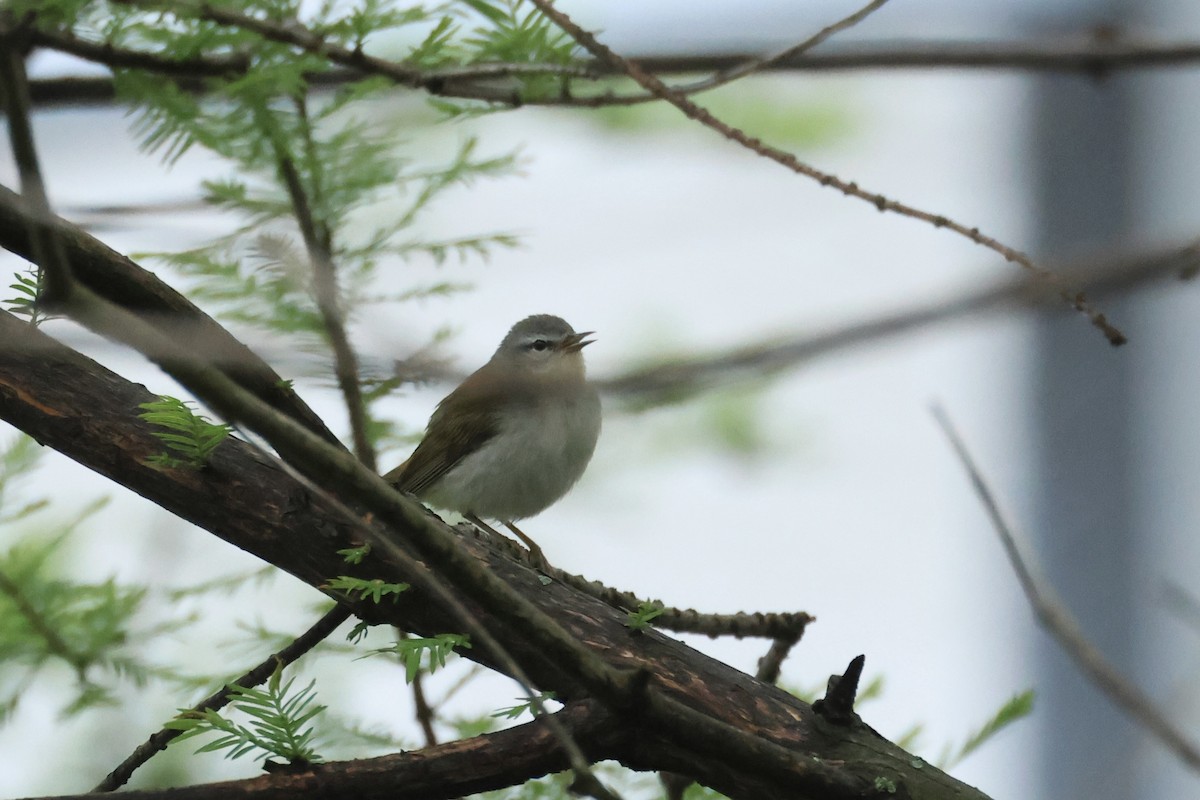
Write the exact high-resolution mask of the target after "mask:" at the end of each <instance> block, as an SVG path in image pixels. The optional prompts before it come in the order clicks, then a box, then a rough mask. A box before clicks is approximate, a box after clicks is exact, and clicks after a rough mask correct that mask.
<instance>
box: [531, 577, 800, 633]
mask: <svg viewBox="0 0 1200 800" xmlns="http://www.w3.org/2000/svg"><path fill="white" fill-rule="evenodd" d="M546 574H547V575H549V577H551V578H553V579H554V580H556V581H559V582H560V583H563V584H565V585H567V586H570V587H571V588H573V589H576V590H577V591H580V592H583V593H584V594H586V595H589V596H591V597H594V598H596V599H597V600H599V601H600V602H602V603H607V604H608V605H610V606H612V607H613V608H618V609H621V610H622V611H634V610H636V609H638V608H639V607H642V606H645V605H654V606H658V607H659V608H660V609H661V610H662V613H661V614H659V615H658V616H657V617H655V618H654V627H656V628H662V629H664V630H669V631H675V632H676V633H699V634H703V635H705V636H709V637H712V638H714V639H715V638H716V637H718V636H733V637H735V638H738V639H742V638H745V637H756V638H757V637H762V638H768V639H795V640H799V638H800V637H801V636H802V635H803V634H804V631H805V629H806V628H807V627H808V624H809V623H811V622H813V621H815V619H816V618H815V617H813V616H812V615H810V614H806V613H804V612H803V611H785V612H762V611H758V612H750V613H748V612H744V611H739V612H737V613H734V614H705V613H701V612H699V611H696V610H695V609H692V608H672V607H670V606H666V605H664V604H663V603H660V602H658V601H656V600H648V599H646V598H642V597H638V596H637V595H635V594H634V593H633V592H627V591H625V590H623V589H614V588H613V587H611V586H605V585H604V584H603V583H600V582H599V581H594V580H590V579H588V578H585V577H583V576H582V575H572V574H571V573H568V572H564V571H562V570H561V569H558V568H557V567H553V566H552V567H549V568H548V570H547V573H546Z"/></svg>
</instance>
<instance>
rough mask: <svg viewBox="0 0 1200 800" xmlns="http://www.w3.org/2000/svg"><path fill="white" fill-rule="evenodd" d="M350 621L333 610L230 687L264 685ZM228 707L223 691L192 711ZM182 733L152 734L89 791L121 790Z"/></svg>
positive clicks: (346, 613)
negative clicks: (279, 671) (280, 670)
mask: <svg viewBox="0 0 1200 800" xmlns="http://www.w3.org/2000/svg"><path fill="white" fill-rule="evenodd" d="M349 618H350V610H349V609H348V608H346V607H345V606H340V605H338V606H334V607H333V608H331V609H330V610H329V611H327V612H325V614H324V615H323V616H322V617H321V618H320V619H319V620H317V621H316V622H314V623H313V625H312V627H310V628H309V629H308V630H306V631H305V632H304V633H302V634H300V635H299V636H297V637H296V638H295V639H293V640H292V641H291V642H290V643H289V644H288V645H287V646H286V647H284V648H283V649H282V650H280V651H279V652H278V653H274V654H273V655H270V656H268V657H267V658H266V660H264V661H263V662H262V663H260V664H259V665H258V666H256V667H254V668H253V669H251V670H250V671H249V672H247V673H246V674H244V675H242V676H241V677H240V678H237V679H236V680H234V681H233V684H234V685H237V686H241V687H243V688H250V687H252V686H259V685H260V684H262V683H265V682H266V680H267V679H268V678H270V677H271V675H272V674H274V672H275V670H276V668H278V667H280V666H285V667H286V666H287V665H288V664H292V663H294V662H295V661H297V660H299V658H300V657H301V656H303V655H304V654H305V653H307V652H308V651H310V650H312V649H313V648H314V647H316V646H317V645H318V644H320V643H321V642H323V641H325V639H327V638H328V637H329V635H330V634H332V633H333V632H334V631H335V630H336V629H337V627H338V626H339V625H341V624H342V623H343V622H345V621H346V620H348V619H349ZM228 703H229V688H228V687H225V688H222V689H219V690H218V691H216V692H214V693H213V694H211V695H209V696H208V697H206V698H205V699H203V700H201V701H200V702H199V703H197V704H196V705H194V706H192V710H193V711H196V712H203V711H208V710H213V711H216V710H219V709H222V708H224V707H225V706H226V705H228ZM182 733H183V731H181V730H175V729H171V728H163V729H162V730H160V731H158V732H157V733H153V734H151V735H150V738H149V739H147V740H146V741H145V742H143V743H142V744H140V745H138V747H137V749H135V750H134V751H133V752H132V753H130V754H129V757H128V758H126V759H125V760H124V761H122V762H121V763H120V764H118V765H117V767H116V768H115V769H114V770H113V771H112V772H110V773H108V775H107V776H105V778H104V780H102V781H100V783H98V784H97V785H96V788H94V789H92V791H93V792H113V791H116V790H117V789H120V788H121V787H122V786H124V785H125V784H126V783H128V782H129V779H130V778H131V777H133V773H134V772H135V771H137V769H138V767H140V766H142V765H143V764H145V763H146V762H147V761H149V760H150V759H151V758H153V757H154V756H155V754H157V753H160V752H162V751H163V750H166V749H167V745H169V744H170V743H171V740H173V739H174V738H175V737H177V736H179V735H180V734H182Z"/></svg>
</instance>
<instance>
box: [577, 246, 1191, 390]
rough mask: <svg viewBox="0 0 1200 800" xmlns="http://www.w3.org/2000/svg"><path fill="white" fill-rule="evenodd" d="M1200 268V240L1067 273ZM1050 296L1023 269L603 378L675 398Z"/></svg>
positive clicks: (1088, 284)
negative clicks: (924, 298)
mask: <svg viewBox="0 0 1200 800" xmlns="http://www.w3.org/2000/svg"><path fill="white" fill-rule="evenodd" d="M1197 268H1200V240H1194V241H1191V242H1188V243H1186V244H1183V245H1177V246H1172V247H1169V248H1163V249H1160V250H1154V251H1149V252H1145V253H1141V254H1136V255H1122V256H1116V257H1113V256H1109V257H1107V258H1103V259H1100V258H1091V259H1088V261H1087V264H1086V270H1085V269H1084V268H1083V266H1082V265H1075V266H1069V267H1064V268H1063V270H1062V273H1063V274H1065V275H1068V276H1070V279H1071V280H1072V281H1074V282H1076V283H1078V284H1079V285H1080V286H1083V287H1084V288H1085V289H1087V290H1088V291H1089V292H1092V293H1096V294H1110V293H1113V292H1120V291H1128V290H1130V289H1133V288H1136V287H1138V286H1141V285H1144V284H1145V283H1147V282H1148V281H1150V280H1152V279H1155V278H1160V277H1164V276H1174V277H1177V278H1179V279H1181V280H1186V279H1188V278H1190V277H1191V275H1192V274H1193V273H1194V272H1195V271H1196V270H1197ZM1051 301H1052V299H1051V297H1050V296H1049V292H1048V291H1047V289H1046V287H1045V286H1044V284H1043V283H1042V282H1041V281H1039V280H1038V279H1036V278H1031V277H1024V276H1022V277H1018V278H1016V279H1012V280H1007V281H1004V282H1003V283H999V284H997V285H994V286H989V287H986V288H983V289H976V288H973V287H972V288H970V289H968V290H966V291H965V292H963V293H962V294H960V295H957V296H955V297H952V298H950V299H949V300H937V301H934V302H930V303H925V304H922V305H917V306H913V307H912V308H908V309H904V310H901V311H897V312H895V313H891V314H885V315H881V316H875V317H871V318H868V319H866V320H863V321H861V322H851V323H847V324H843V325H839V326H837V327H833V328H830V329H828V330H826V331H824V332H819V333H809V332H804V333H793V334H790V335H785V336H778V337H773V338H771V339H768V340H764V341H757V342H751V343H748V344H741V345H738V346H736V347H732V348H729V349H727V350H723V351H721V352H718V353H714V354H711V355H705V356H699V357H694V358H687V359H684V358H677V359H672V360H669V361H665V362H663V363H659V364H652V365H650V366H646V367H641V368H638V369H636V370H632V371H630V372H627V373H625V374H624V375H620V376H618V377H616V378H611V379H608V380H599V381H597V382H596V383H597V386H598V387H599V388H600V390H601V391H602V392H605V393H608V394H611V395H613V396H615V397H619V398H622V399H625V400H628V401H631V402H632V403H634V404H635V405H638V406H644V405H647V404H654V403H656V402H661V401H666V402H677V401H678V399H679V397H680V396H681V395H686V394H692V393H698V392H701V391H704V390H706V389H710V388H713V387H714V386H719V385H721V384H722V383H727V382H732V381H735V380H738V379H744V378H747V377H748V378H750V379H754V380H758V379H761V378H762V377H763V376H768V375H772V374H775V373H778V372H781V371H783V370H787V369H793V368H795V367H796V366H798V365H800V364H803V363H805V362H807V361H810V360H814V359H817V358H819V357H822V356H826V355H831V354H834V353H838V352H841V351H843V350H849V349H850V348H853V347H857V346H860V345H863V344H869V343H872V342H878V341H881V340H885V339H890V338H893V337H895V336H898V335H900V334H902V333H909V332H914V331H920V330H923V329H924V328H927V327H929V326H931V325H935V324H938V323H943V322H949V321H952V320H957V319H963V318H965V317H969V316H971V315H974V314H979V313H982V312H985V311H988V310H991V309H996V308H1001V307H1016V308H1041V307H1045V306H1046V305H1047V304H1048V303H1050V302H1051Z"/></svg>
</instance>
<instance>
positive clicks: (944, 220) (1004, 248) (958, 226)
mask: <svg viewBox="0 0 1200 800" xmlns="http://www.w3.org/2000/svg"><path fill="white" fill-rule="evenodd" d="M530 2H532V3H533V5H535V6H537V7H538V9H539V10H540V11H541V12H542V13H543V14H545V15H546V16H547V17H549V18H550V19H551V20H553V21H554V23H555V24H556V25H558V26H559V27H560V28H562V29H563V30H564V31H566V33H567V34H568V35H569V36H570V37H571V38H572V39H574V40H575V41H577V42H578V43H579V44H580V45H581V46H582V47H583V48H584V49H586V50H587V51H588V52H589V53H591V54H592V55H594V56H595V57H596V58H599V59H602V60H604V61H607V62H608V63H609V64H611V65H612V66H613V67H614V68H619V69H621V70H623V71H624V72H625V73H626V74H627V75H629V77H630V78H632V79H633V80H634V81H636V82H637V83H638V84H640V85H641V86H642V87H643V88H644V89H646V90H648V91H650V92H651V93H653V94H654V95H656V96H658V97H660V98H662V99H663V100H666V101H667V102H668V103H670V104H671V105H673V106H675V107H676V108H678V109H679V110H680V111H682V112H683V113H684V114H685V115H686V116H687V117H688V118H689V119H692V120H695V121H696V122H698V123H699V124H701V125H703V126H704V127H706V128H710V129H712V130H714V131H716V132H717V133H719V134H721V135H722V136H724V137H725V138H727V139H729V140H731V141H733V142H736V143H737V144H740V145H741V146H742V147H745V148H746V149H748V150H750V151H751V152H754V153H757V154H758V155H760V156H762V157H764V158H767V159H770V160H771V161H774V162H775V163H777V164H779V165H781V166H783V167H785V168H787V169H789V170H791V171H792V172H795V173H796V174H798V175H803V176H805V177H807V178H812V179H813V180H815V181H817V182H818V183H820V184H821V185H822V186H831V187H833V188H834V189H837V190H838V191H840V192H841V193H842V194H845V195H848V196H850V197H855V198H858V199H859V200H865V201H866V202H868V203H870V204H871V205H873V206H875V207H876V208H878V209H879V210H880V211H889V212H892V213H894V214H899V215H900V216H904V217H909V218H911V219H915V220H920V221H921V222H926V223H928V224H930V225H932V226H933V227H935V228H946V229H947V230H950V231H953V232H954V233H957V234H958V235H959V236H962V237H964V238H966V239H969V240H970V241H972V242H974V243H975V244H978V245H980V246H982V247H986V248H987V249H989V250H991V251H993V252H995V253H998V254H999V255H1001V256H1002V257H1003V258H1004V260H1005V261H1009V262H1014V263H1016V264H1019V265H1020V266H1022V267H1024V268H1025V269H1026V270H1028V271H1029V272H1031V273H1033V274H1034V275H1036V276H1038V277H1039V278H1040V279H1042V280H1044V281H1045V282H1046V283H1047V284H1048V285H1051V286H1054V287H1055V288H1056V290H1057V292H1058V296H1059V298H1060V299H1061V300H1062V301H1063V302H1064V303H1065V304H1066V305H1068V306H1070V307H1071V308H1074V309H1075V310H1076V311H1078V312H1080V313H1081V314H1083V315H1084V316H1086V317H1087V318H1088V319H1089V320H1090V321H1091V323H1092V325H1094V326H1095V327H1096V328H1097V329H1098V330H1099V331H1100V332H1101V333H1103V334H1104V336H1105V338H1107V339H1108V341H1109V343H1110V344H1112V345H1114V346H1117V345H1121V344H1124V343H1125V335H1124V334H1123V333H1121V331H1120V330H1118V329H1117V328H1115V327H1114V326H1113V325H1111V324H1110V323H1109V322H1108V320H1107V319H1106V318H1105V316H1104V315H1103V314H1101V313H1100V312H1099V311H1097V310H1095V309H1094V308H1092V306H1091V304H1090V303H1088V301H1087V298H1086V297H1084V295H1083V293H1082V292H1079V291H1076V290H1074V289H1072V288H1070V287H1068V286H1066V285H1064V284H1063V282H1062V281H1061V279H1059V278H1058V276H1056V275H1055V274H1054V273H1052V272H1050V271H1049V270H1047V269H1046V268H1045V267H1042V266H1040V265H1039V264H1037V263H1035V262H1034V261H1033V259H1032V258H1030V257H1029V256H1028V255H1026V254H1025V253H1023V252H1021V251H1019V250H1016V249H1014V248H1012V247H1009V246H1008V245H1006V244H1004V243H1003V242H1001V241H1000V240H999V239H996V238H994V237H992V236H988V235H987V234H985V233H982V232H981V231H980V230H979V228H972V227H968V226H966V225H964V224H963V223H961V222H956V221H955V220H953V219H950V218H949V217H946V216H943V215H941V214H934V213H931V212H929V211H923V210H921V209H919V208H916V207H914V206H910V205H907V204H905V203H901V202H899V201H897V200H891V199H889V198H887V197H885V196H883V195H881V194H877V193H874V192H869V191H866V190H864V189H861V188H859V186H858V184H857V183H855V182H853V181H844V180H842V179H841V178H838V177H837V176H835V175H833V174H831V173H828V172H823V171H821V170H819V169H816V168H815V167H812V166H810V165H808V164H806V163H804V162H803V161H801V160H800V159H798V158H796V157H795V156H794V155H792V154H791V153H787V152H785V151H783V150H780V149H779V148H777V147H773V146H771V145H768V144H765V143H764V142H762V141H761V140H759V139H757V138H755V137H753V136H750V135H749V134H747V133H746V132H745V131H743V130H741V129H740V128H735V127H733V126H732V125H729V124H727V123H725V122H722V121H721V120H719V119H717V118H716V117H714V116H713V115H712V114H711V113H709V112H708V111H707V110H706V109H704V108H702V107H700V106H698V105H696V104H695V103H693V102H692V101H691V100H689V99H688V98H687V97H685V96H684V95H683V94H681V93H680V92H678V91H676V90H674V89H671V88H670V87H669V86H667V85H666V84H665V83H663V82H662V81H661V80H659V79H658V78H656V77H654V76H653V75H651V74H650V73H648V72H646V71H645V70H643V69H642V68H641V67H639V66H638V65H637V64H635V63H634V62H632V61H630V60H628V59H626V58H624V57H622V56H619V55H617V54H616V53H615V52H613V50H612V49H610V48H609V47H607V46H605V45H603V44H601V43H600V41H599V40H598V39H596V37H595V36H593V35H592V34H591V33H589V32H587V31H585V30H584V29H583V28H580V27H579V26H578V25H576V24H575V23H574V22H573V21H572V20H571V18H570V17H568V16H567V15H566V14H564V13H562V12H561V11H559V10H558V9H557V8H556V7H555V6H554V4H553V3H552V2H550V0H530Z"/></svg>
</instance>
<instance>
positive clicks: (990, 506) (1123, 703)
mask: <svg viewBox="0 0 1200 800" xmlns="http://www.w3.org/2000/svg"><path fill="white" fill-rule="evenodd" d="M933 416H934V419H936V420H937V423H938V425H939V426H940V427H941V429H942V432H943V433H945V435H946V438H947V439H948V440H949V441H950V445H951V446H952V447H953V448H954V452H955V455H957V456H958V460H959V461H960V462H961V463H962V466H963V469H964V470H966V472H967V475H968V476H969V477H970V478H971V486H972V487H973V488H974V489H975V494H976V495H977V496H978V497H979V500H980V502H982V503H983V507H984V510H986V511H987V515H988V518H989V519H990V520H991V522H992V527H993V529H995V531H996V535H997V536H998V537H999V538H1000V544H1001V545H1002V546H1003V547H1004V553H1005V555H1007V556H1008V561H1009V564H1010V565H1011V566H1012V568H1013V572H1014V573H1016V576H1017V580H1018V582H1020V584H1021V591H1023V592H1024V593H1025V598H1026V599H1027V600H1028V601H1029V605H1030V606H1031V607H1032V608H1033V614H1034V616H1035V617H1036V618H1037V620H1038V623H1039V624H1040V625H1041V626H1042V627H1043V628H1044V629H1045V630H1046V631H1047V632H1049V634H1050V635H1051V636H1052V637H1054V640H1055V641H1056V642H1058V644H1059V646H1060V647H1062V649H1063V650H1064V651H1065V652H1066V654H1067V655H1068V656H1069V657H1070V658H1071V660H1072V661H1074V662H1075V666H1077V667H1078V668H1079V671H1080V672H1082V673H1083V674H1084V675H1086V676H1087V677H1088V679H1089V680H1091V682H1092V683H1093V684H1095V686H1096V687H1097V688H1099V689H1100V691H1102V692H1103V693H1104V694H1105V695H1106V696H1107V697H1108V699H1109V700H1111V701H1112V702H1113V704H1114V705H1116V706H1117V707H1118V708H1120V709H1121V710H1123V711H1124V712H1125V713H1126V714H1128V715H1129V716H1130V717H1132V718H1133V719H1134V720H1135V721H1136V722H1137V723H1138V724H1139V725H1141V726H1142V727H1143V728H1145V729H1146V730H1147V731H1149V732H1150V733H1151V734H1153V736H1154V737H1155V738H1156V739H1158V740H1159V741H1160V742H1161V743H1162V744H1163V745H1165V746H1166V747H1167V748H1168V749H1169V750H1171V751H1172V752H1173V753H1175V755H1176V756H1178V758H1179V760H1180V761H1182V762H1183V763H1184V764H1186V765H1187V766H1188V767H1190V768H1191V769H1193V770H1196V771H1200V748H1197V746H1196V744H1195V743H1194V742H1192V741H1191V740H1190V739H1189V738H1188V737H1187V735H1186V734H1184V732H1183V731H1182V730H1180V729H1179V728H1178V727H1177V726H1176V725H1175V724H1174V723H1172V722H1171V721H1170V720H1169V719H1168V718H1167V716H1166V714H1164V713H1163V711H1162V710H1161V709H1159V708H1158V707H1157V706H1156V705H1155V704H1154V701H1153V700H1152V699H1151V698H1150V697H1149V696H1148V695H1147V694H1146V693H1145V692H1143V691H1142V690H1141V689H1139V688H1138V687H1137V686H1136V685H1134V684H1133V683H1132V682H1130V681H1129V680H1128V679H1126V678H1125V677H1124V676H1123V675H1121V673H1120V672H1119V671H1118V670H1117V668H1116V667H1114V666H1113V665H1112V664H1111V663H1110V662H1109V661H1108V659H1106V658H1105V657H1104V654H1103V653H1102V652H1100V650H1099V648H1097V647H1096V646H1095V645H1094V644H1092V642H1091V641H1090V640H1089V639H1088V637H1087V635H1086V634H1085V633H1084V632H1083V630H1082V628H1080V626H1079V622H1078V621H1077V620H1076V619H1075V617H1074V616H1072V614H1071V612H1070V611H1069V610H1068V609H1067V607H1066V606H1065V605H1063V603H1062V601H1061V600H1060V599H1058V598H1057V597H1056V596H1055V595H1054V594H1053V593H1052V592H1051V591H1050V590H1049V589H1047V588H1044V587H1042V586H1041V585H1040V584H1039V581H1038V579H1037V578H1035V577H1034V570H1033V569H1032V568H1030V566H1029V562H1028V560H1027V559H1026V557H1025V556H1023V555H1022V554H1021V550H1020V547H1019V546H1018V545H1017V540H1016V536H1015V534H1014V533H1013V529H1012V526H1011V525H1010V524H1009V522H1008V520H1007V519H1006V518H1005V516H1004V512H1003V511H1002V510H1001V509H1000V503H999V501H997V500H996V496H995V494H993V492H992V490H991V488H990V487H989V486H988V484H987V481H986V480H985V479H984V477H983V474H982V472H980V470H979V467H978V466H977V465H976V463H975V460H974V459H973V458H972V457H971V454H970V453H969V452H968V451H967V447H966V445H965V444H964V443H963V440H962V438H961V437H960V436H959V435H958V432H957V431H956V430H955V429H954V425H953V424H952V423H951V422H950V418H949V416H947V414H946V412H945V410H944V409H943V408H942V407H941V406H940V405H935V406H934V407H933Z"/></svg>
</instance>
